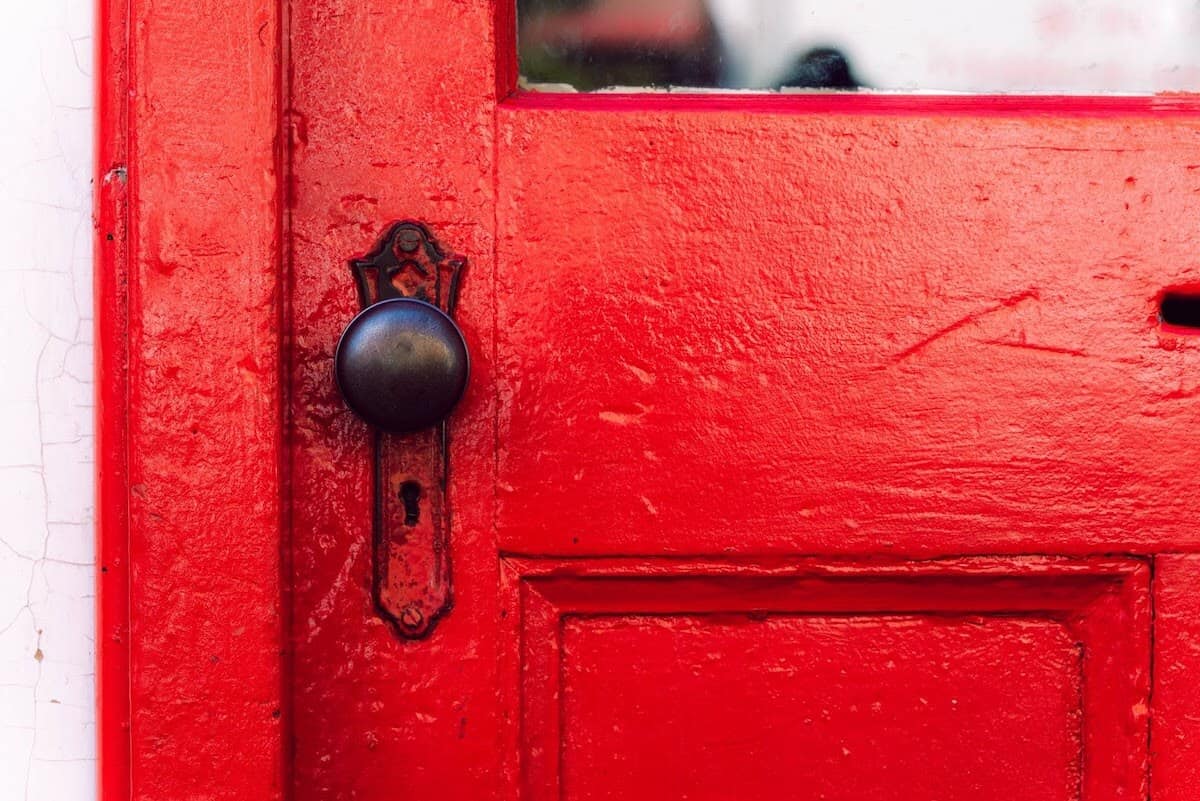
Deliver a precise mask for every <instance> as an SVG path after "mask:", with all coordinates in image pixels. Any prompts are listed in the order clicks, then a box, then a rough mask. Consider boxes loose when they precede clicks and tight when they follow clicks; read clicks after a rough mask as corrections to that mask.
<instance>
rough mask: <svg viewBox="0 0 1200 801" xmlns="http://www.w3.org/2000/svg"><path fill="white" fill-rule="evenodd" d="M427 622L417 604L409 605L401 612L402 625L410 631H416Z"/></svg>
mask: <svg viewBox="0 0 1200 801" xmlns="http://www.w3.org/2000/svg"><path fill="white" fill-rule="evenodd" d="M424 622H425V616H424V615H423V614H421V610H420V609H418V608H417V607H416V605H415V604H409V605H408V606H406V607H404V609H403V611H401V612H400V625H401V626H404V628H406V629H408V630H409V631H416V630H417V629H419V628H421V624H423V623H424Z"/></svg>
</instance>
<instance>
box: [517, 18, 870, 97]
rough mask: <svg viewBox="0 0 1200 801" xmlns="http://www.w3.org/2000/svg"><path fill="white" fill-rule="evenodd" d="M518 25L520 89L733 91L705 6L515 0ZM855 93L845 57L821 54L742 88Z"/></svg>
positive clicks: (806, 55) (834, 52)
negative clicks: (542, 86)
mask: <svg viewBox="0 0 1200 801" xmlns="http://www.w3.org/2000/svg"><path fill="white" fill-rule="evenodd" d="M517 25H518V34H517V46H518V49H519V59H520V66H521V76H522V79H523V80H524V81H525V82H526V83H527V84H565V85H566V86H569V87H572V88H574V89H576V90H579V91H583V92H587V91H593V90H597V89H605V88H612V87H686V88H729V87H731V86H733V85H734V84H733V83H732V82H731V80H730V75H729V71H728V69H727V68H726V66H727V64H726V59H725V47H724V46H723V44H722V42H721V40H720V37H719V36H718V34H717V29H716V26H715V25H714V24H713V19H712V16H711V14H710V13H709V9H708V6H707V4H706V3H705V0H517ZM857 86H858V83H857V82H856V80H855V79H854V77H853V75H852V72H851V69H850V65H849V63H848V62H847V60H846V57H845V56H844V55H843V54H842V53H841V52H839V51H838V50H836V49H834V48H830V47H820V48H814V49H812V50H810V51H808V52H806V53H804V54H801V55H798V56H797V58H796V59H795V62H794V66H793V68H792V69H791V71H790V72H788V73H787V74H785V75H782V76H780V79H779V80H778V81H777V82H774V83H772V84H769V85H765V86H757V87H749V88H762V89H779V88H783V87H803V88H823V89H854V88H856V87H857ZM546 88H549V87H546ZM742 88H745V87H742Z"/></svg>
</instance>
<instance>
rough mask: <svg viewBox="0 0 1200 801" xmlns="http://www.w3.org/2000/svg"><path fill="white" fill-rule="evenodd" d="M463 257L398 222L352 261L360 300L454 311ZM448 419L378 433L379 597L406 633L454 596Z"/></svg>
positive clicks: (432, 620)
mask: <svg viewBox="0 0 1200 801" xmlns="http://www.w3.org/2000/svg"><path fill="white" fill-rule="evenodd" d="M465 267H466V259H464V258H462V257H460V256H456V255H453V254H447V253H445V252H443V250H442V249H441V247H440V246H439V244H438V243H437V241H436V240H435V239H434V238H433V236H432V235H431V234H430V233H429V229H427V228H426V227H425V226H424V225H422V224H421V223H419V222H414V221H412V220H404V221H402V222H397V223H393V224H392V225H391V226H390V227H389V228H388V229H387V231H386V232H385V233H384V235H383V237H382V238H380V240H379V242H378V243H376V245H375V248H374V249H373V250H372V251H371V252H370V253H368V254H366V255H365V256H363V257H361V258H357V259H352V260H351V261H350V268H351V271H352V272H353V274H354V278H355V280H356V282H357V284H358V294H359V301H360V303H361V305H362V308H364V309H365V308H367V307H368V306H371V305H372V304H375V303H378V302H379V301H382V300H388V299H390V298H416V299H418V300H423V301H425V302H427V303H431V304H433V305H435V306H437V307H438V308H440V309H441V310H442V311H444V312H445V313H446V314H447V315H450V316H453V314H454V306H455V302H456V300H457V295H458V284H459V280H460V279H461V277H462V272H463V269H464V268H465ZM448 442H449V424H448V423H446V422H443V423H441V424H440V425H438V426H436V427H434V428H431V429H427V430H424V431H417V432H413V433H409V434H389V433H384V432H376V434H375V453H374V458H375V486H374V500H373V503H374V526H373V528H374V533H373V537H374V560H375V564H374V585H373V592H374V596H375V605H376V607H377V608H378V610H379V613H380V614H381V615H382V616H383V617H384V619H386V620H388V621H389V622H390V623H391V624H392V625H393V626H394V627H395V629H396V631H397V632H398V633H399V634H400V636H402V637H404V638H406V639H420V638H423V637H425V636H427V635H428V634H429V632H430V631H432V630H433V627H434V625H435V624H436V623H437V621H438V620H439V619H440V618H441V617H442V616H443V615H445V614H446V613H447V612H448V611H449V610H450V607H451V605H452V604H453V596H452V592H451V572H450V515H449V499H448V497H447V476H448V459H447V456H448Z"/></svg>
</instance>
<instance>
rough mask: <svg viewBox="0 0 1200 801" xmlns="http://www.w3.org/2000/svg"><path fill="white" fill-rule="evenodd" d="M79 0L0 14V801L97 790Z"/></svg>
mask: <svg viewBox="0 0 1200 801" xmlns="http://www.w3.org/2000/svg"><path fill="white" fill-rule="evenodd" d="M94 14H95V12H94V7H93V1H92V0H38V2H33V3H8V4H6V6H5V13H4V25H3V26H0V74H2V75H3V76H4V79H3V81H0V801H90V799H93V798H95V795H96V790H95V778H94V772H95V712H94V708H95V702H94V695H95V693H94V684H95V682H94V668H93V663H94V659H93V652H94V634H93V631H94V626H93V617H94V615H93V606H94V581H93V575H94V574H93V554H94V546H93V526H92V518H93V500H92V495H93V489H92V487H93V483H92V463H93V448H92V442H93V437H92V430H93V425H92V407H93V400H92V320H91V317H92V296H91V240H90V214H91V188H90V177H91V159H92V130H93V128H92V28H93V17H94Z"/></svg>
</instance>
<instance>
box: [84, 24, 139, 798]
mask: <svg viewBox="0 0 1200 801" xmlns="http://www.w3.org/2000/svg"><path fill="white" fill-rule="evenodd" d="M129 11H130V9H129V2H128V0H100V1H99V2H98V3H97V5H96V12H97V13H96V45H97V46H96V67H97V69H96V95H95V97H96V117H95V123H96V125H95V173H94V180H93V192H94V211H93V230H94V237H95V240H94V248H93V252H94V256H95V259H94V279H93V280H94V291H95V338H96V349H95V360H96V364H95V379H96V390H95V391H96V411H95V415H96V440H95V443H96V444H95V447H96V468H95V470H96V472H95V478H96V640H95V642H96V723H97V725H96V737H97V743H96V746H97V776H96V778H97V795H98V796H99V798H101V799H106V800H108V801H112V800H115V799H127V798H129V797H130V796H131V791H132V788H131V786H130V740H129V733H130V730H129V716H130V708H129V563H128V554H129V529H128V525H129V510H128V496H127V491H128V490H127V487H128V482H127V480H126V479H127V475H126V466H127V459H126V411H127V395H126V389H127V386H128V375H127V371H126V365H127V334H128V325H127V320H128V312H127V306H126V302H125V286H126V280H127V276H128V274H129V242H128V221H129V206H128V202H127V197H128V195H127V187H128V166H127V165H128V156H129V150H128V138H129V114H128V109H129V103H128V96H129V86H130V81H129V72H128V70H129V52H128V48H129V40H128V35H129Z"/></svg>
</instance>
